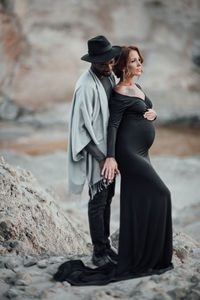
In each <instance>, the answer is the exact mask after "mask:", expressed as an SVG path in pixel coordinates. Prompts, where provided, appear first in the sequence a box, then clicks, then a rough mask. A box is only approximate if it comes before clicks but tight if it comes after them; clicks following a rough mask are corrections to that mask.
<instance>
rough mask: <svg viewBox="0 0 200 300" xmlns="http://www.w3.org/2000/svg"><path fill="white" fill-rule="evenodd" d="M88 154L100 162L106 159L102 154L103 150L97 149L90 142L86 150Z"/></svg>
mask: <svg viewBox="0 0 200 300" xmlns="http://www.w3.org/2000/svg"><path fill="white" fill-rule="evenodd" d="M84 149H85V150H86V151H87V152H89V153H90V154H91V155H92V156H94V158H95V159H96V160H97V161H98V162H100V161H102V160H104V159H105V155H104V154H103V153H102V152H101V150H100V149H99V148H98V147H97V145H96V144H95V143H94V142H93V141H90V142H89V143H88V144H87V146H85V148H84Z"/></svg>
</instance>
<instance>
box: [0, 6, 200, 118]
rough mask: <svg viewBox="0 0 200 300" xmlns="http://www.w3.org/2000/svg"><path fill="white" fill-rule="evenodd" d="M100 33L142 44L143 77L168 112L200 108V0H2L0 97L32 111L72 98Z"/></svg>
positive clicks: (164, 115) (158, 106)
mask: <svg viewBox="0 0 200 300" xmlns="http://www.w3.org/2000/svg"><path fill="white" fill-rule="evenodd" d="M98 34H103V35H106V36H107V37H108V39H110V40H111V42H112V43H113V44H120V45H124V44H126V45H128V44H136V45H138V46H139V47H140V49H141V51H142V54H143V56H144V58H145V62H144V75H142V77H141V78H140V80H139V81H140V83H141V84H142V86H144V90H145V91H146V92H147V93H148V95H149V96H150V98H152V100H153V102H154V105H155V108H156V109H157V111H158V113H159V114H160V115H161V117H162V118H164V119H165V118H167V117H168V116H169V115H170V116H172V115H173V116H174V117H176V116H177V117H178V116H179V115H187V114H188V115H191V116H192V115H198V114H199V112H198V111H200V110H199V108H200V103H199V102H200V101H199V95H200V84H199V83H200V62H199V61H200V51H199V50H200V1H199V0H174V1H172V0H169V1H164V0H155V1H150V0H141V1H136V0H124V1H119V0H109V1H107V0H101V1H97V0H96V1H94V0H85V1H80V0H57V1H53V0H43V1H40V0H34V1H32V0H15V1H14V0H3V1H2V0H1V1H0V57H1V59H0V65H1V67H0V93H1V96H2V97H4V98H5V99H11V100H13V101H15V102H17V103H18V104H19V105H21V106H23V107H28V108H33V109H37V108H38V107H40V106H43V105H47V104H49V103H52V102H63V101H70V100H71V97H72V94H73V88H74V84H75V82H76V80H77V79H78V77H79V75H80V74H81V72H82V71H83V70H84V69H86V68H88V66H89V65H88V64H87V63H86V62H82V61H81V60H80V57H81V56H82V55H83V54H85V53H86V52H87V40H88V39H89V38H91V37H93V36H95V35H98Z"/></svg>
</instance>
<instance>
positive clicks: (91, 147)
mask: <svg viewBox="0 0 200 300" xmlns="http://www.w3.org/2000/svg"><path fill="white" fill-rule="evenodd" d="M111 76H113V75H111ZM99 80H100V81H101V83H102V85H103V87H104V89H105V92H106V95H107V98H108V101H109V99H110V96H111V94H112V84H111V82H110V79H109V78H108V77H103V78H102V79H99ZM84 149H85V150H86V151H87V152H89V153H90V154H91V155H92V156H94V157H95V159H96V160H97V161H98V162H100V161H102V160H104V159H105V155H104V154H103V153H102V152H101V150H99V148H98V146H97V145H96V144H95V143H94V142H93V141H90V142H89V143H88V144H87V145H86V146H85V148H84Z"/></svg>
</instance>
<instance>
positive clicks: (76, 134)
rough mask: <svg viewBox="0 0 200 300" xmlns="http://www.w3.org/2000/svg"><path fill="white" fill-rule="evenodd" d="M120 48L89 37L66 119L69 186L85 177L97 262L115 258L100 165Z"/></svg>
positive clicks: (109, 186) (77, 187)
mask: <svg viewBox="0 0 200 300" xmlns="http://www.w3.org/2000/svg"><path fill="white" fill-rule="evenodd" d="M120 52H121V47H119V46H111V44H110V42H109V41H108V40H107V39H106V38H105V37H104V36H96V37H94V38H92V39H90V40H89V41H88V54H86V55H84V56H83V57H81V59H82V60H84V61H87V62H90V63H91V68H90V69H89V70H87V71H85V72H84V73H83V74H82V75H81V77H80V78H79V80H78V81H77V83H76V87H75V92H74V96H73V101H72V108H71V117H70V122H69V139H68V178H69V190H70V191H71V192H73V193H76V194H78V193H81V192H82V189H83V186H84V183H85V180H86V178H87V180H88V185H89V196H90V200H89V204H88V219H89V227H90V234H91V239H92V243H93V247H94V250H93V256H92V262H93V264H95V265H97V266H102V265H104V264H106V263H108V262H110V261H116V259H117V255H116V253H115V252H114V251H113V250H112V249H111V246H110V240H109V236H110V204H111V200H112V197H113V195H114V182H112V183H110V182H105V180H104V181H103V180H102V178H101V169H102V167H103V165H104V160H105V157H106V152H107V124H108V118H109V109H108V101H109V98H110V96H111V92H112V88H113V87H114V85H115V79H114V76H113V74H112V67H113V65H114V58H115V57H116V56H119V54H120Z"/></svg>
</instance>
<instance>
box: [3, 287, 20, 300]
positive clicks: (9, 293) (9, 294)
mask: <svg viewBox="0 0 200 300" xmlns="http://www.w3.org/2000/svg"><path fill="white" fill-rule="evenodd" d="M5 295H6V297H7V298H8V299H13V298H16V297H17V296H18V295H19V291H18V290H17V289H15V288H11V289H9V290H8V291H7V292H6V294H5Z"/></svg>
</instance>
